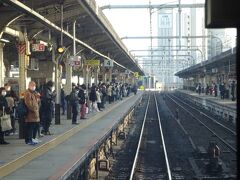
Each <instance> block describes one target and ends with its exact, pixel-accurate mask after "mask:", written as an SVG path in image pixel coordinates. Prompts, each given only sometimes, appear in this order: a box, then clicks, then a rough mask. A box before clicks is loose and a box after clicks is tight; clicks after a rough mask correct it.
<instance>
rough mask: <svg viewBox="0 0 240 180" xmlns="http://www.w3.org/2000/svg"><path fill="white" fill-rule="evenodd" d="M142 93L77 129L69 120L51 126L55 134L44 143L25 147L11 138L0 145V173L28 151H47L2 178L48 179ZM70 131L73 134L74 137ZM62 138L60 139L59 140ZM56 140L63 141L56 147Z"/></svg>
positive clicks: (91, 142) (108, 127)
mask: <svg viewBox="0 0 240 180" xmlns="http://www.w3.org/2000/svg"><path fill="white" fill-rule="evenodd" d="M142 94H143V92H139V93H138V94H137V95H135V96H131V97H128V98H125V99H124V100H123V101H119V102H117V103H114V104H111V105H108V107H107V108H106V110H104V111H102V112H99V113H95V114H92V115H91V117H89V118H88V119H87V120H83V121H81V122H80V124H79V125H77V126H76V125H75V126H74V125H72V124H71V120H62V121H61V122H62V124H61V125H54V126H53V127H52V131H53V132H54V135H53V136H45V137H43V138H42V139H41V140H42V141H43V143H40V144H39V145H38V146H36V147H32V146H27V145H25V144H24V141H23V140H17V139H16V138H15V139H14V138H12V140H9V141H10V142H11V145H9V146H3V147H2V146H1V149H0V154H1V165H2V166H1V167H0V172H1V168H2V167H3V166H6V165H7V164H6V163H8V162H10V161H12V160H16V158H21V156H24V155H26V153H28V152H31V151H35V150H36V153H38V152H41V151H44V149H47V151H46V152H45V153H43V154H42V155H40V156H37V157H34V158H33V159H32V160H31V161H30V162H28V163H27V164H26V165H24V166H22V167H20V168H18V169H17V170H16V171H15V172H13V173H11V174H9V175H7V176H5V177H4V178H2V179H6V180H9V179H16V180H21V179H22V180H28V179H29V180H30V179H31V180H32V179H39V180H40V179H48V178H49V177H50V176H53V175H54V174H56V173H58V172H60V171H62V170H63V167H66V165H67V164H69V163H71V162H72V161H74V160H75V159H76V157H78V158H79V157H82V156H83V155H84V154H85V153H86V152H87V151H88V150H89V149H90V148H91V147H92V146H93V145H94V144H95V143H96V142H97V141H98V140H99V139H101V137H102V136H104V134H105V133H106V132H107V131H108V130H110V129H111V128H112V126H113V125H114V123H115V122H116V121H118V120H120V118H122V117H123V116H124V114H125V113H126V112H127V111H128V110H129V108H130V107H132V106H133V105H134V104H135V103H136V102H137V100H138V99H139V98H140V96H141V95H142ZM73 132H74V133H75V134H73ZM64 133H65V134H66V136H68V135H69V134H71V135H70V138H68V139H66V140H64V138H65V137H64V136H65V134H64ZM61 135H62V137H60V136H61ZM56 139H60V140H61V139H62V140H63V142H60V143H59V144H57V145H56V146H55V143H57V140H56ZM55 140H56V142H55ZM47 143H48V144H47ZM45 144H46V145H45ZM48 146H52V148H50V149H48ZM54 146H55V147H54ZM33 156H34V155H33ZM15 164H16V163H14V162H13V165H12V167H13V168H14V165H15ZM10 167H11V166H10ZM0 175H1V174H0ZM0 177H1V176H0Z"/></svg>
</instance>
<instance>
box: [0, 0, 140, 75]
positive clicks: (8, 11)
mask: <svg viewBox="0 0 240 180" xmlns="http://www.w3.org/2000/svg"><path fill="white" fill-rule="evenodd" d="M62 3H63V27H64V28H63V29H64V32H66V33H64V38H63V42H64V46H66V47H67V46H71V47H72V45H73V40H72V38H71V37H70V36H68V34H70V35H71V36H72V35H73V22H74V21H76V37H77V39H78V40H80V41H78V42H77V51H80V50H82V52H83V53H84V55H85V56H86V57H87V58H90V59H92V58H96V59H100V60H102V61H103V60H104V59H105V57H110V58H111V59H113V60H114V61H116V64H118V65H119V66H118V68H119V69H121V70H124V67H125V68H127V69H128V70H130V71H132V72H139V74H140V75H144V72H143V70H142V68H141V67H140V66H139V65H138V64H137V62H136V60H135V59H134V58H133V56H132V55H131V54H130V53H129V51H128V49H127V48H126V46H125V45H124V44H123V42H122V41H121V39H120V38H119V36H118V35H117V33H116V32H115V31H114V29H113V27H112V25H111V24H110V22H109V21H108V20H107V18H106V17H105V15H104V14H103V13H102V11H101V9H100V8H98V6H97V5H96V2H95V1H94V0H41V1H40V0H39V1H35V0H23V1H15V0H1V2H0V15H1V16H0V17H1V21H0V38H1V35H2V38H8V39H10V40H13V39H11V38H13V37H10V36H9V35H7V34H6V33H1V32H2V31H3V30H4V28H5V27H6V26H7V27H10V28H12V29H15V30H20V31H22V32H24V29H26V31H27V35H28V39H29V40H30V41H31V40H36V39H37V40H40V39H41V40H45V41H48V40H49V34H50V33H49V32H51V39H52V40H53V39H54V40H55V42H58V43H59V42H60V34H61V31H60V30H59V28H60V25H61V4H62ZM81 42H83V43H81ZM85 45H88V46H85ZM89 47H91V48H92V49H94V50H95V51H93V50H92V49H91V48H89ZM96 52H98V53H96ZM102 55H104V56H102Z"/></svg>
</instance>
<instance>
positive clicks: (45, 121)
mask: <svg viewBox="0 0 240 180" xmlns="http://www.w3.org/2000/svg"><path fill="white" fill-rule="evenodd" d="M52 87H53V82H52V81H51V80H50V81H48V82H47V84H46V85H45V86H44V87H43V91H42V93H41V107H40V108H41V110H40V113H41V118H42V125H43V130H42V132H41V133H42V134H44V135H51V134H52V133H50V131H49V127H50V125H51V122H52V111H53V109H52V108H53V105H52V101H53V93H52Z"/></svg>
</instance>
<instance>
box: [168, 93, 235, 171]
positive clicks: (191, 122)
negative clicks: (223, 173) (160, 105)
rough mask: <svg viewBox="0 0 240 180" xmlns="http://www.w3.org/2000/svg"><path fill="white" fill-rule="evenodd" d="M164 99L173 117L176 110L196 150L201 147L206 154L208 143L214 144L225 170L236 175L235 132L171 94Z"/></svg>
mask: <svg viewBox="0 0 240 180" xmlns="http://www.w3.org/2000/svg"><path fill="white" fill-rule="evenodd" d="M166 98H167V100H168V101H169V102H168V106H169V107H170V108H171V110H172V112H173V113H174V114H175V115H176V114H177V113H176V109H178V115H176V116H179V120H178V121H179V122H180V123H181V125H182V126H183V128H184V131H186V133H187V134H188V135H189V136H191V138H192V140H193V142H194V143H193V144H194V145H195V146H196V148H198V147H201V148H202V147H203V148H204V149H205V150H206V153H208V150H207V149H208V148H209V144H210V142H215V143H216V144H217V145H218V146H219V147H220V150H221V160H222V161H223V162H224V163H223V164H224V166H226V168H225V169H228V171H229V172H230V174H236V152H237V149H236V132H235V131H234V130H233V129H231V128H229V127H227V126H225V125H224V124H223V123H221V122H219V121H217V120H216V119H214V118H212V117H211V116H209V115H207V114H205V113H203V112H202V111H201V110H199V109H198V108H196V107H194V106H193V105H192V104H189V103H186V102H184V101H183V100H182V99H180V98H178V97H176V96H174V95H173V94H167V95H166Z"/></svg>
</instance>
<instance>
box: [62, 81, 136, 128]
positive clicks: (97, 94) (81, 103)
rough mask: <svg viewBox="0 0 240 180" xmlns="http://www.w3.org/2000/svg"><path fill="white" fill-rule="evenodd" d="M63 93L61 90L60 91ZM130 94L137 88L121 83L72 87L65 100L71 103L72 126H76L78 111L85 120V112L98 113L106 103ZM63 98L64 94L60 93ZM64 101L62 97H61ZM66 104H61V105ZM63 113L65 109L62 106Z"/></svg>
mask: <svg viewBox="0 0 240 180" xmlns="http://www.w3.org/2000/svg"><path fill="white" fill-rule="evenodd" d="M62 92H63V90H62ZM131 92H134V93H135V94H136V93H137V86H136V85H134V86H131V84H127V83H125V84H122V83H107V84H106V83H99V84H98V85H96V84H94V83H93V84H92V86H91V87H90V86H89V87H88V88H87V87H86V85H85V84H82V85H75V84H73V86H72V92H71V93H70V95H69V96H67V97H66V98H65V99H67V100H69V102H71V106H72V124H78V121H77V116H78V114H79V113H78V110H79V109H80V119H85V118H86V117H85V116H86V113H87V112H99V111H102V110H103V109H104V108H105V104H106V102H108V103H109V104H111V103H113V102H114V101H118V100H122V99H123V97H128V96H129V94H130V93H131ZM62 96H64V92H63V93H62ZM61 99H63V100H64V97H61ZM65 104H66V103H65V102H63V105H65ZM62 108H63V112H64V110H65V109H66V108H65V107H64V106H62Z"/></svg>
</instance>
